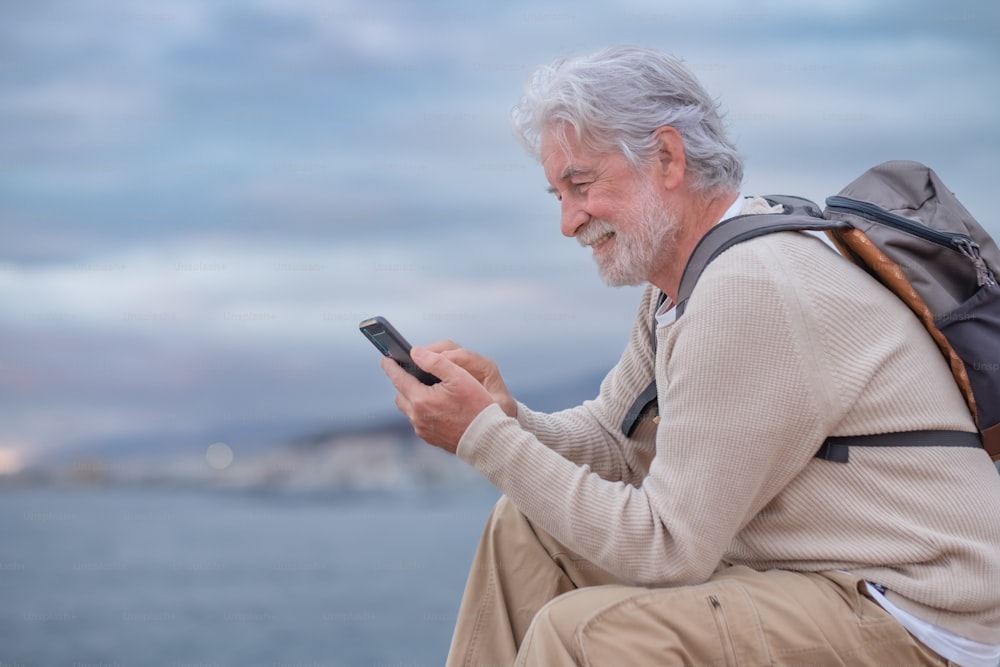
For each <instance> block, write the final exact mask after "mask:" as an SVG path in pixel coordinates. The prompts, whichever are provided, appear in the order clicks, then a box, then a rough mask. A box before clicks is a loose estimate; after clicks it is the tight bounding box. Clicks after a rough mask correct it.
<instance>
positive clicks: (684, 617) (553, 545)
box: [447, 498, 949, 667]
mask: <svg viewBox="0 0 1000 667" xmlns="http://www.w3.org/2000/svg"><path fill="white" fill-rule="evenodd" d="M515 664H516V665H524V666H529V665H530V666H537V667H559V666H562V665H591V666H594V667H603V666H608V667H625V666H630V665H655V666H660V665H692V666H693V665H727V666H728V665H740V666H749V665H781V666H788V667H791V666H793V665H795V666H802V667H805V666H810V667H819V666H821V665H839V666H848V665H850V666H854V665H857V666H862V667H865V666H870V667H886V666H887V665H894V666H899V667H902V666H904V665H905V666H910V665H913V666H918V665H948V664H949V663H948V661H946V660H944V659H942V658H940V657H939V656H938V655H936V654H935V653H933V652H932V651H931V650H930V649H928V648H927V647H925V646H924V645H923V644H921V643H920V642H919V641H917V640H916V639H914V638H913V637H912V636H911V635H910V634H909V633H908V632H907V631H906V630H905V629H904V628H903V627H902V626H900V625H899V624H898V623H897V622H896V620H895V619H893V618H892V617H891V616H890V615H889V614H888V613H887V612H885V610H883V609H882V608H881V607H880V606H879V605H878V604H877V603H875V602H874V601H873V600H871V599H870V598H869V597H867V595H865V593H864V582H862V581H858V580H857V578H855V577H852V576H850V575H846V574H838V573H833V572H824V573H797V572H789V571H785V570H773V571H769V572H757V571H755V570H751V569H749V568H746V567H741V566H734V567H728V568H724V569H721V570H719V571H718V572H717V573H716V574H715V575H714V576H713V577H712V578H711V579H709V580H708V581H707V582H705V583H704V584H699V585H696V586H679V587H672V588H647V587H640V586H628V585H624V584H623V583H622V582H621V581H620V580H618V579H616V578H615V577H614V576H612V575H610V574H608V573H607V572H604V571H602V570H601V569H599V568H597V567H595V566H594V565H593V564H591V563H589V562H588V561H586V560H584V559H582V558H580V557H579V556H577V555H575V554H573V553H572V552H570V551H569V550H567V549H565V548H564V547H562V546H561V545H560V544H559V543H558V542H556V541H555V540H554V539H553V538H552V537H551V536H550V535H548V534H546V533H545V532H543V531H541V530H540V529H539V528H537V527H536V526H534V525H533V524H532V523H531V522H530V521H528V520H527V519H526V518H525V517H524V515H523V514H521V513H520V512H519V511H518V510H517V508H515V507H514V505H513V503H511V502H510V501H508V500H507V499H506V498H501V499H500V501H499V502H498V503H497V505H496V507H494V509H493V512H492V514H491V515H490V519H489V522H488V523H487V526H486V529H485V530H484V532H483V536H482V539H481V540H480V543H479V548H478V551H477V553H476V557H475V561H474V562H473V565H472V569H471V572H470V573H469V579H468V583H467V584H466V588H465V594H464V596H463V598H462V604H461V608H460V610H459V615H458V622H457V624H456V627H455V633H454V636H453V638H452V643H451V650H450V652H449V655H448V662H447V667H487V666H498V667H499V666H501V665H503V666H505V667H507V666H510V665H515Z"/></svg>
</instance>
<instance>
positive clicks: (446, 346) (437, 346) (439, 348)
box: [423, 340, 462, 352]
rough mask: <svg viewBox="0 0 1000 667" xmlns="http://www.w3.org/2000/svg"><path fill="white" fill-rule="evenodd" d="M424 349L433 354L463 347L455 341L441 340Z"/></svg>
mask: <svg viewBox="0 0 1000 667" xmlns="http://www.w3.org/2000/svg"><path fill="white" fill-rule="evenodd" d="M423 347H425V348H427V349H428V350H431V351H433V352H445V351H446V350H460V349H462V346H461V345H459V344H458V343H456V342H455V341H453V340H439V341H437V342H436V343H431V344H430V345H424V346H423Z"/></svg>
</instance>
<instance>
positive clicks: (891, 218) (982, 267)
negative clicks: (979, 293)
mask: <svg viewBox="0 0 1000 667" xmlns="http://www.w3.org/2000/svg"><path fill="white" fill-rule="evenodd" d="M826 207H827V209H829V210H834V211H841V212H843V213H851V214H854V215H860V216H861V217H863V218H867V219H869V220H872V221H874V222H878V223H881V224H884V225H886V226H888V227H892V228H894V229H898V230H899V231H902V232H906V233H907V234H910V235H912V236H916V237H919V238H922V239H924V240H925V241H930V242H931V243H936V244H937V245H940V246H944V247H945V248H950V249H952V250H954V251H956V252H958V253H961V254H962V255H964V256H965V257H968V258H969V260H971V261H972V264H973V266H974V267H975V268H976V281H977V282H978V283H979V286H980V287H982V286H984V285H996V278H995V277H994V275H993V272H992V271H990V269H989V267H988V266H987V265H986V262H985V261H984V260H983V258H982V255H980V253H979V244H978V243H976V242H975V241H974V240H973V239H972V237H971V236H969V235H967V234H956V233H949V232H941V231H938V230H936V229H931V228H930V227H927V226H925V225H922V224H920V223H918V222H914V221H912V220H909V219H907V218H904V217H903V216H901V215H896V214H895V213H892V212H890V211H887V210H885V209H884V208H881V207H880V206H876V205H875V204H870V203H868V202H866V201H858V200H856V199H849V198H847V197H839V196H838V197H828V198H827V200H826Z"/></svg>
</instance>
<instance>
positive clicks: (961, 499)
mask: <svg viewBox="0 0 1000 667" xmlns="http://www.w3.org/2000/svg"><path fill="white" fill-rule="evenodd" d="M657 296H658V290H656V289H655V288H653V287H652V286H649V287H648V288H647V289H646V290H645V292H644V293H643V296H642V300H641V303H640V306H639V309H638V314H637V317H636V320H635V324H634V326H633V329H632V333H631V337H630V340H629V342H628V344H627V346H626V348H625V350H624V352H623V354H622V356H621V359H620V360H619V362H618V363H617V365H616V366H615V367H614V368H613V369H612V370H611V371H610V372H609V374H608V375H607V376H606V377H605V379H604V380H603V382H602V383H601V387H600V393H599V395H598V396H597V397H596V398H595V399H594V400H590V401H585V402H584V403H583V404H582V405H581V406H578V407H576V408H573V409H569V410H564V411H561V412H556V413H552V414H545V413H540V412H534V411H532V410H530V409H529V408H528V407H527V406H525V405H520V404H519V405H518V415H517V418H510V417H507V416H506V415H505V414H504V413H503V411H502V410H501V409H500V407H499V406H498V405H495V404H494V405H491V406H489V407H487V408H486V409H484V410H483V411H482V412H481V413H480V414H479V415H478V416H477V417H476V419H475V420H474V421H473V422H472V424H471V425H470V426H469V428H468V429H467V430H466V432H465V434H464V435H463V437H462V439H461V441H460V442H459V446H458V452H457V453H458V455H459V456H460V457H461V458H462V459H463V460H465V461H466V462H468V463H469V464H471V465H473V466H474V467H475V468H476V469H477V470H478V471H479V472H480V473H481V474H483V475H484V476H485V477H486V478H487V479H488V480H489V481H490V482H492V483H493V484H494V485H495V486H496V487H497V488H498V489H499V490H500V491H502V492H503V493H504V494H506V495H507V496H508V497H510V498H511V500H512V501H513V502H514V503H515V505H516V506H517V507H518V508H519V509H520V510H521V511H522V512H523V513H524V514H525V515H526V516H527V517H529V518H530V519H531V520H532V521H534V522H536V523H537V524H538V525H539V526H540V527H541V528H542V529H544V530H546V531H548V532H549V533H550V534H552V535H553V536H554V537H556V538H557V539H558V540H560V541H561V542H563V543H564V544H565V545H566V546H567V547H569V548H570V549H572V550H574V551H575V552H577V553H578V554H580V555H581V556H583V557H585V558H587V559H589V560H590V561H592V562H593V563H594V564H596V565H598V566H599V567H601V568H603V569H605V570H607V571H609V572H611V573H613V574H615V575H616V576H618V577H620V578H621V579H622V580H623V581H625V582H629V583H632V584H635V585H649V586H668V585H685V584H698V583H701V582H704V581H705V580H706V579H708V577H709V576H711V574H712V573H713V572H714V571H715V570H716V569H718V568H719V567H721V566H725V565H729V564H733V565H736V564H739V565H746V566H749V567H752V568H754V569H757V570H769V569H784V570H793V571H810V572H812V571H830V570H841V571H848V572H851V573H853V574H856V575H857V576H859V577H860V578H863V579H865V580H867V581H871V582H874V583H877V584H880V585H882V586H884V587H886V588H887V589H888V591H889V593H888V597H889V598H890V600H891V601H892V602H893V603H895V604H896V605H897V606H899V607H900V608H902V609H904V610H906V611H909V612H910V613H912V614H914V615H916V616H918V617H920V618H922V619H924V620H926V621H928V622H930V623H933V624H935V625H938V626H940V627H943V628H946V629H948V630H951V631H952V632H954V633H956V634H958V635H961V636H964V637H967V638H969V639H972V640H975V641H979V642H984V643H989V644H996V643H1000V476H998V475H997V471H996V469H995V468H994V467H993V465H992V463H991V461H990V460H989V457H988V456H987V454H986V453H985V451H983V450H981V449H973V448H965V447H954V448H950V447H913V448H908V447H864V448H861V447H855V448H852V449H851V450H850V460H849V461H848V462H847V463H836V462H831V461H825V460H820V459H817V458H815V457H814V455H815V453H816V451H817V450H818V449H819V447H820V445H821V444H822V442H823V441H824V439H825V438H826V437H827V436H831V435H833V436H840V435H863V434H873V433H889V432H897V431H911V430H922V429H951V430H961V431H974V430H975V427H974V425H973V422H972V419H971V417H970V416H969V412H968V409H967V408H966V406H965V403H964V401H963V399H962V396H961V394H960V392H959V390H958V389H957V387H956V385H955V383H954V381H953V379H952V376H951V372H950V370H949V369H948V366H947V364H946V363H945V361H944V359H943V357H942V355H941V354H940V352H939V351H938V349H937V347H936V346H935V344H934V342H933V341H932V339H931V338H930V336H928V335H927V334H926V331H925V330H924V329H923V326H922V325H921V324H920V323H919V321H918V320H917V319H916V318H915V317H914V316H913V315H912V313H911V312H910V311H909V310H908V309H907V307H906V306H905V305H904V304H903V303H902V302H900V301H899V300H898V299H897V298H896V297H895V296H894V295H893V294H891V293H890V292H889V291H888V290H886V289H885V288H884V287H882V286H881V285H879V284H878V283H877V282H876V281H875V280H874V279H872V278H871V277H870V276H869V275H868V274H866V273H865V272H863V271H862V270H860V269H858V268H856V267H854V266H853V265H852V264H851V263H850V262H848V261H847V260H845V259H843V258H842V257H840V256H839V255H837V254H836V252H835V251H834V250H833V249H832V248H830V247H829V246H828V245H827V244H825V243H824V242H823V241H822V240H820V239H818V238H816V237H814V236H812V235H810V234H806V233H800V232H782V233H775V234H769V235H765V236H763V237H759V238H756V239H753V240H751V241H747V242H745V243H741V244H738V245H736V246H734V247H732V248H730V249H728V250H726V251H725V252H724V253H722V254H721V255H720V256H719V257H718V258H717V259H716V260H715V261H714V262H713V263H712V264H710V265H709V266H708V267H707V268H706V270H705V271H704V273H703V274H702V276H701V278H700V280H699V282H698V285H697V286H696V288H695V290H694V292H693V293H692V295H691V297H690V299H689V300H688V303H687V309H686V311H685V313H684V315H683V316H682V317H681V318H679V319H678V320H677V321H676V322H674V323H672V324H669V325H666V326H662V327H659V328H657V329H656V330H655V333H654V331H653V327H652V322H653V316H654V314H655V310H656V307H657ZM653 335H656V336H657V337H658V340H657V345H656V348H655V359H654V346H653V341H652V336H653ZM654 376H655V378H656V382H657V388H658V394H659V399H658V403H659V414H660V420H659V424H656V423H654V422H653V420H652V419H646V420H643V423H641V424H640V425H639V427H638V428H637V429H636V430H635V432H634V433H633V435H632V437H628V438H627V437H625V436H624V435H622V433H621V431H620V426H621V423H622V420H623V418H624V415H625V413H626V411H627V410H628V409H629V408H630V407H631V405H632V402H633V400H634V399H635V398H636V396H637V395H638V394H639V392H641V391H642V389H643V388H645V387H646V385H647V384H648V383H649V382H650V380H651V379H652V378H653V377H654Z"/></svg>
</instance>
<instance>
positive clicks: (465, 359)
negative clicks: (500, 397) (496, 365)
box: [443, 348, 493, 382]
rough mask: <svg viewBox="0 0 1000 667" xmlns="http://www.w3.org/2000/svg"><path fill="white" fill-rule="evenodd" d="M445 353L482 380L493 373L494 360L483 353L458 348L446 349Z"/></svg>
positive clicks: (451, 359)
mask: <svg viewBox="0 0 1000 667" xmlns="http://www.w3.org/2000/svg"><path fill="white" fill-rule="evenodd" d="M443 354H444V355H445V357H447V358H448V359H449V360H450V361H451V362H453V363H455V364H457V365H458V366H461V367H462V368H464V369H465V370H467V371H469V373H470V374H472V376H473V377H475V378H476V379H477V380H479V381H480V382H482V381H483V380H484V379H486V378H487V377H488V376H489V375H490V374H491V373H492V370H493V362H492V361H491V360H490V359H488V358H486V357H484V356H483V355H481V354H477V353H475V352H472V351H471V350H466V349H464V348H458V349H454V350H446V351H445V352H443Z"/></svg>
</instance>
